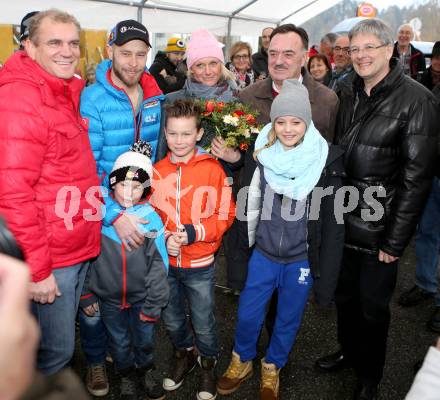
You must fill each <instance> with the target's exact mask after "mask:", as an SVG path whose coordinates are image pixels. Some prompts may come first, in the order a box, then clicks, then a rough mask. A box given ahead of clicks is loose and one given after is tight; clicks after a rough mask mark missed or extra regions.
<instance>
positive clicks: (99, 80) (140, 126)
mask: <svg viewBox="0 0 440 400" xmlns="http://www.w3.org/2000/svg"><path fill="white" fill-rule="evenodd" d="M111 65H112V62H111V61H110V60H104V61H103V62H101V63H100V64H99V65H98V67H97V69H96V83H95V84H93V85H91V86H88V87H86V88H85V89H84V90H83V92H82V94H81V105H80V107H81V115H82V116H83V117H84V118H86V119H88V123H89V137H90V144H91V146H92V150H93V155H94V156H95V160H96V166H97V171H98V176H99V177H100V179H101V181H102V180H104V178H106V177H108V175H109V174H110V172H111V169H112V167H113V164H114V162H115V160H116V158H117V157H118V156H119V155H121V154H122V153H124V152H126V151H128V149H129V147H130V146H131V145H132V144H133V143H134V142H136V141H138V140H146V141H148V142H149V143H150V144H151V145H152V147H153V156H152V161H153V162H154V161H155V157H156V148H157V140H158V136H159V131H160V123H161V108H162V102H163V100H164V99H165V96H164V95H163V94H162V92H161V90H160V89H159V86H158V85H157V83H156V81H155V80H154V78H153V76H152V75H150V73H149V72H148V70H147V69H145V72H144V74H143V75H142V77H141V80H140V85H141V86H142V89H143V92H144V99H143V101H142V104H141V107H140V112H139V113H138V118H136V116H135V112H134V110H133V106H132V103H131V101H130V99H129V97H128V95H127V94H126V93H125V91H124V90H122V89H119V88H117V87H115V86H114V85H113V84H112V83H111V81H110V68H111Z"/></svg>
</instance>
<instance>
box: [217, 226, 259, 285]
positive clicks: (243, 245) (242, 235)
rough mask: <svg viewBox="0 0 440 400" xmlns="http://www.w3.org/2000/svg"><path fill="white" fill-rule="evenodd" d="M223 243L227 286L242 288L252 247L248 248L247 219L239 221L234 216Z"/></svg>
mask: <svg viewBox="0 0 440 400" xmlns="http://www.w3.org/2000/svg"><path fill="white" fill-rule="evenodd" d="M223 243H224V244H226V249H225V255H226V272H227V286H228V287H229V288H231V289H238V290H243V288H244V285H245V283H246V278H247V272H248V262H249V259H250V257H251V254H252V249H250V248H249V239H248V227H247V221H239V220H238V219H237V218H236V219H235V220H234V223H233V224H232V226H231V229H229V231H228V234H227V236H226V238H225V241H224V242H223Z"/></svg>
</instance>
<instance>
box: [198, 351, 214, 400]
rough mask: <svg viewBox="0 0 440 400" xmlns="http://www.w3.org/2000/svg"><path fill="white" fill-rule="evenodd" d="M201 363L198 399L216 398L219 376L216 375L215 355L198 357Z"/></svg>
mask: <svg viewBox="0 0 440 400" xmlns="http://www.w3.org/2000/svg"><path fill="white" fill-rule="evenodd" d="M197 361H198V363H199V365H200V376H199V385H198V388H197V400H214V399H215V398H216V397H217V378H216V376H215V365H216V364H217V359H216V358H215V357H200V356H199V357H198V359H197Z"/></svg>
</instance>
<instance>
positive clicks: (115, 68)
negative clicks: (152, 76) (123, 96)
mask: <svg viewBox="0 0 440 400" xmlns="http://www.w3.org/2000/svg"><path fill="white" fill-rule="evenodd" d="M112 69H113V72H114V74H115V75H116V77H117V78H118V79H119V80H120V81H121V82H122V83H123V84H124V85H125V86H127V87H128V88H132V87H135V86H137V85H138V84H139V81H140V78H141V76H142V73H141V74H140V76H139V79H136V81H135V82H133V83H132V82H127V80H126V79H125V78H124V75H123V74H122V72H121V70H120V69H119V65H118V64H117V63H115V61H114V60H113V65H112Z"/></svg>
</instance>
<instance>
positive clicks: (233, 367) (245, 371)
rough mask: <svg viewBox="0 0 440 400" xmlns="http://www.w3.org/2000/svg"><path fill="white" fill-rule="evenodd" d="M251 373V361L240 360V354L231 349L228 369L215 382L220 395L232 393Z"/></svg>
mask: <svg viewBox="0 0 440 400" xmlns="http://www.w3.org/2000/svg"><path fill="white" fill-rule="evenodd" d="M252 373H253V371H252V361H246V362H241V360H240V356H239V355H238V354H237V353H236V352H235V351H233V352H232V359H231V363H230V364H229V366H228V369H227V370H226V372H225V373H224V374H223V376H222V377H221V378H220V379H219V380H218V382H217V391H218V392H219V393H220V394H222V395H225V394H231V393H234V392H235V391H236V390H237V389H238V388H239V387H240V385H241V383H242V382H243V381H245V380H246V379H249V378H250V377H251V376H252Z"/></svg>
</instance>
